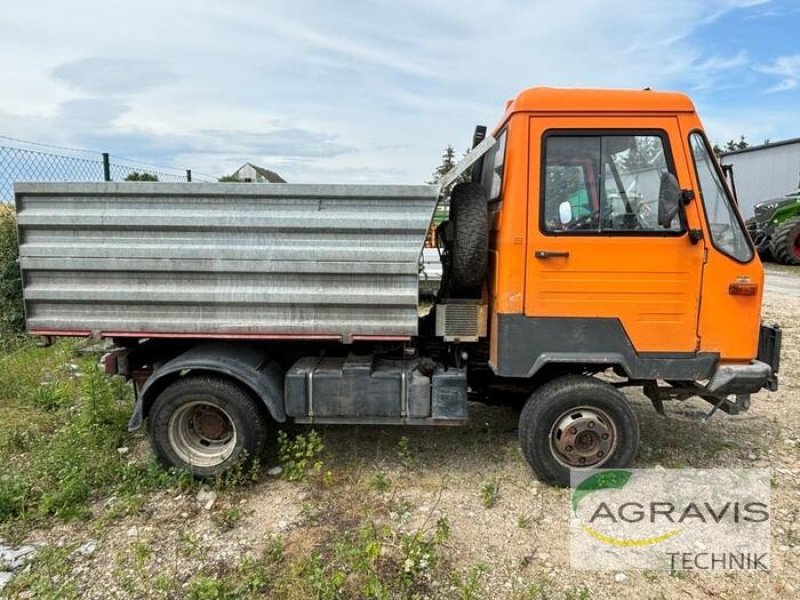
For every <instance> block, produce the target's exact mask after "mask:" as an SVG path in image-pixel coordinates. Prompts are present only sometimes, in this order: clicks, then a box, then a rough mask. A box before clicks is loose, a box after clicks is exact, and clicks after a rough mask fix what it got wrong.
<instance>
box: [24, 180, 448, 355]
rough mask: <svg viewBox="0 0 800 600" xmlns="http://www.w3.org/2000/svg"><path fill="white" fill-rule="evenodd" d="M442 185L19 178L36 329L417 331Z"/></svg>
mask: <svg viewBox="0 0 800 600" xmlns="http://www.w3.org/2000/svg"><path fill="white" fill-rule="evenodd" d="M438 193H439V188H438V187H437V186H351V185H292V184H202V183H179V184H167V183H99V184H98V183H80V184H75V183H70V184H68V183H50V184H46V183H35V184H17V186H16V202H17V211H18V223H19V231H20V255H21V265H22V270H23V273H24V287H25V303H26V310H27V318H28V328H29V330H30V331H31V332H33V333H39V334H44V335H47V334H55V335H58V334H59V333H60V334H65V335H66V334H70V333H71V334H73V335H90V334H92V335H96V336H98V335H101V336H115V337H116V336H133V337H153V336H163V337H192V336H195V337H252V338H269V337H284V336H285V337H298V338H302V337H307V338H318V339H319V338H330V339H342V340H344V341H351V340H352V339H353V338H356V339H358V337H359V336H364V337H375V338H381V337H383V338H387V339H391V338H405V337H409V336H414V335H416V334H417V301H418V279H417V275H418V261H419V256H420V252H421V249H422V246H423V242H424V239H425V234H426V231H427V228H428V225H429V223H430V221H431V217H432V214H433V210H434V206H435V204H436V200H437V196H438Z"/></svg>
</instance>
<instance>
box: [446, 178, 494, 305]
mask: <svg viewBox="0 0 800 600" xmlns="http://www.w3.org/2000/svg"><path fill="white" fill-rule="evenodd" d="M450 220H451V221H452V222H453V228H454V233H453V246H452V253H453V255H452V267H451V268H452V270H451V273H450V277H451V282H452V288H451V291H452V294H453V295H457V296H466V297H470V296H474V295H477V294H479V293H480V290H481V286H482V285H483V280H484V279H485V278H486V270H487V267H488V262H489V210H488V207H487V204H486V192H484V190H483V187H481V186H480V185H479V184H477V183H459V184H458V185H456V186H455V187H454V188H453V193H452V195H451V196H450Z"/></svg>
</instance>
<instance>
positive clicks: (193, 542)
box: [178, 531, 200, 558]
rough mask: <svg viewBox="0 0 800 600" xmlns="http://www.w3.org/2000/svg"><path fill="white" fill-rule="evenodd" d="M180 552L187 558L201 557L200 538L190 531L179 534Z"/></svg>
mask: <svg viewBox="0 0 800 600" xmlns="http://www.w3.org/2000/svg"><path fill="white" fill-rule="evenodd" d="M178 552H179V553H180V554H181V555H182V556H185V557H187V558H189V557H193V556H195V557H196V556H199V555H200V538H199V537H197V536H196V535H194V534H193V533H189V532H188V531H180V532H178Z"/></svg>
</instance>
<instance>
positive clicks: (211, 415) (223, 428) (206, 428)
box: [168, 400, 237, 468]
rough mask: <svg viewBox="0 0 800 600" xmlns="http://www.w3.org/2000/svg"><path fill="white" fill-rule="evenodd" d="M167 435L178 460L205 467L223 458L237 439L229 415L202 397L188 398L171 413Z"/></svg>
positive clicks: (227, 454)
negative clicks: (197, 398)
mask: <svg viewBox="0 0 800 600" xmlns="http://www.w3.org/2000/svg"><path fill="white" fill-rule="evenodd" d="M168 435H169V441H170V446H171V447H172V449H173V451H174V452H175V454H177V455H178V458H180V460H182V461H183V462H185V463H187V464H190V465H196V466H198V467H205V468H212V467H216V466H218V465H220V464H222V463H223V462H225V461H226V460H227V459H228V458H229V457H230V456H231V455H232V454H233V451H234V449H235V447H236V442H237V435H236V428H235V427H234V424H233V420H232V419H231V417H230V415H228V414H227V413H226V412H225V411H224V410H222V409H221V408H219V407H218V406H214V405H213V404H211V403H209V402H204V401H202V400H194V401H189V402H187V403H186V404H184V405H183V406H181V407H180V408H178V409H177V410H176V411H175V412H174V413H173V414H172V416H171V417H170V420H169V429H168Z"/></svg>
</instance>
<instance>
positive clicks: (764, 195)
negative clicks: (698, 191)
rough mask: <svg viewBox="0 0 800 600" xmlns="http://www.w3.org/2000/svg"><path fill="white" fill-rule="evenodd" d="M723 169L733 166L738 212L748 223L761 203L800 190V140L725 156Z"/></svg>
mask: <svg viewBox="0 0 800 600" xmlns="http://www.w3.org/2000/svg"><path fill="white" fill-rule="evenodd" d="M720 162H722V164H723V165H732V166H733V178H734V182H735V184H736V195H737V197H738V198H739V210H740V211H741V213H742V216H743V217H744V218H745V219H747V218H749V217H752V216H753V206H755V205H756V204H758V203H759V202H761V201H762V200H768V199H770V198H779V197H781V196H784V195H786V194H788V193H789V192H793V191H794V190H796V189H797V188H798V187H800V138H794V139H790V140H784V141H782V142H771V143H768V144H762V145H760V146H750V147H749V148H745V149H744V150H736V151H735V152H725V153H723V154H722V155H721V157H720Z"/></svg>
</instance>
